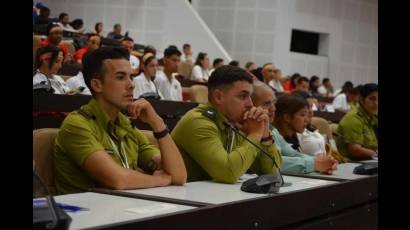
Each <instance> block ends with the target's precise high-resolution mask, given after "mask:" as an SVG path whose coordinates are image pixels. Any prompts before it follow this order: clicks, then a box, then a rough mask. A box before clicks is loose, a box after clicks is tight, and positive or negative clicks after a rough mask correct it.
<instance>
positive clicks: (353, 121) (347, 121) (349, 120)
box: [339, 109, 363, 126]
mask: <svg viewBox="0 0 410 230" xmlns="http://www.w3.org/2000/svg"><path fill="white" fill-rule="evenodd" d="M362 120H363V119H362V117H361V116H360V114H358V112H357V110H356V109H354V110H350V111H349V112H348V113H347V114H346V115H344V116H343V118H342V120H340V122H339V124H340V125H341V126H345V125H355V126H356V125H360V124H361V123H362Z"/></svg>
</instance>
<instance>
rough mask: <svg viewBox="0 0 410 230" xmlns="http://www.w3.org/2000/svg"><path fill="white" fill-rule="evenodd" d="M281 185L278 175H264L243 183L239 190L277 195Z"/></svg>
mask: <svg viewBox="0 0 410 230" xmlns="http://www.w3.org/2000/svg"><path fill="white" fill-rule="evenodd" d="M281 185H282V179H281V177H280V176H279V175H272V174H264V175H260V176H258V177H256V178H252V179H249V180H247V181H245V182H243V184H242V186H241V190H242V191H244V192H249V193H277V192H279V189H280V187H281Z"/></svg>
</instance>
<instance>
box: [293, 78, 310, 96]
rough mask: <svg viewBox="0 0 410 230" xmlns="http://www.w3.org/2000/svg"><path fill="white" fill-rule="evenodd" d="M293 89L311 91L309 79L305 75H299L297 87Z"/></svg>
mask: <svg viewBox="0 0 410 230" xmlns="http://www.w3.org/2000/svg"><path fill="white" fill-rule="evenodd" d="M293 91H302V92H306V93H308V92H309V79H308V78H307V77H304V76H300V77H298V79H297V80H296V85H295V89H294V90H293Z"/></svg>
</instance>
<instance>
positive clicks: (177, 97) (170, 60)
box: [154, 46, 182, 101]
mask: <svg viewBox="0 0 410 230" xmlns="http://www.w3.org/2000/svg"><path fill="white" fill-rule="evenodd" d="M180 56H181V52H180V51H179V50H178V49H177V48H175V47H174V46H170V47H168V48H166V49H165V51H164V58H163V62H164V71H158V72H157V76H156V77H155V80H154V83H155V85H156V86H157V87H158V91H159V92H160V93H161V94H162V95H163V96H164V100H171V101H182V87H181V83H179V81H178V80H177V79H176V78H175V76H174V75H175V74H176V73H177V72H178V63H179V61H180Z"/></svg>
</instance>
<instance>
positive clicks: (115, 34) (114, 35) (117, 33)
mask: <svg viewBox="0 0 410 230" xmlns="http://www.w3.org/2000/svg"><path fill="white" fill-rule="evenodd" d="M107 38H109V39H114V40H118V41H121V40H122V39H123V38H124V36H123V35H122V34H121V25H120V24H115V25H114V27H113V31H111V32H109V33H108V34H107Z"/></svg>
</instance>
